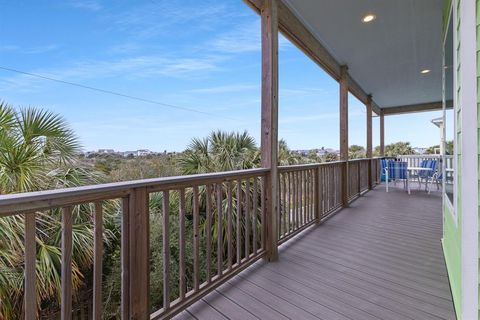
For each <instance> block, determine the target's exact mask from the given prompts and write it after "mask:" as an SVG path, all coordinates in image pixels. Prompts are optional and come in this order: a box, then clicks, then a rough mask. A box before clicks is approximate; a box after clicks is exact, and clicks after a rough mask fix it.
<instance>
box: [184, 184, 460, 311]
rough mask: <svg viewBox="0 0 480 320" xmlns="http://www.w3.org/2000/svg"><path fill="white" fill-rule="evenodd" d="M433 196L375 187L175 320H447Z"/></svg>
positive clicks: (437, 199) (438, 208)
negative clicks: (273, 258) (271, 259)
mask: <svg viewBox="0 0 480 320" xmlns="http://www.w3.org/2000/svg"><path fill="white" fill-rule="evenodd" d="M441 237H442V205H441V196H440V193H439V192H432V194H430V195H428V194H427V193H425V192H424V191H419V190H412V194H411V195H408V194H407V193H406V192H405V191H404V190H402V189H400V188H391V189H390V192H389V193H386V192H385V189H384V187H383V186H378V187H377V188H375V189H374V190H372V191H371V192H368V193H366V194H365V195H363V196H362V197H360V198H359V199H357V200H356V201H355V202H353V203H352V204H351V206H350V208H347V209H343V210H341V211H340V212H339V213H338V214H336V215H335V216H333V217H332V218H330V219H328V220H327V221H326V222H324V223H323V224H322V225H320V226H317V227H313V228H310V229H308V230H307V231H305V232H304V233H303V234H301V235H299V236H298V237H296V238H294V239H292V240H290V241H288V242H287V243H285V244H283V245H282V246H281V247H280V250H279V261H277V262H271V263H266V262H263V261H260V262H257V263H256V264H255V265H253V266H252V267H250V268H248V269H246V270H245V271H243V272H242V273H241V274H239V275H238V276H236V277H235V278H233V279H231V280H229V281H228V282H227V283H226V284H224V285H222V286H220V287H219V288H218V289H217V290H215V291H214V292H212V293H210V294H209V295H207V296H206V297H204V298H203V299H202V300H200V301H199V302H196V303H194V304H193V305H192V306H190V307H189V308H188V309H187V311H185V312H183V313H182V314H181V315H179V316H178V317H177V318H178V319H188V318H190V317H195V318H196V319H312V320H317V319H327V320H330V319H338V320H348V319H355V320H356V319H392V320H395V319H398V320H400V319H431V320H434V319H455V313H454V309H453V303H452V296H451V292H450V287H449V283H448V277H447V270H446V267H445V261H444V257H443V252H442V246H441Z"/></svg>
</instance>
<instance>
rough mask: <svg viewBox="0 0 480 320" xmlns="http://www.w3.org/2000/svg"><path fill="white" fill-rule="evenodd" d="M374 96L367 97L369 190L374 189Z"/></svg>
mask: <svg viewBox="0 0 480 320" xmlns="http://www.w3.org/2000/svg"><path fill="white" fill-rule="evenodd" d="M372 103H373V102H372V96H371V95H369V96H368V97H367V105H366V106H367V158H368V159H370V160H368V189H372V188H373V181H372V160H371V159H372V154H373V152H372Z"/></svg>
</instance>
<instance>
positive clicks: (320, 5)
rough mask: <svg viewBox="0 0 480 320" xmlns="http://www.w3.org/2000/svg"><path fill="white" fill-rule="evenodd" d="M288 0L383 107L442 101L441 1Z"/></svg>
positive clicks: (332, 52)
mask: <svg viewBox="0 0 480 320" xmlns="http://www.w3.org/2000/svg"><path fill="white" fill-rule="evenodd" d="M284 2H285V4H286V5H287V6H288V7H289V8H290V9H291V10H292V12H293V13H294V14H295V15H296V16H297V18H299V19H300V20H301V21H302V22H303V23H304V24H305V26H306V27H307V28H308V30H309V31H310V32H311V33H312V34H313V35H314V36H315V37H316V38H317V40H318V41H319V42H321V43H322V44H323V45H324V47H325V48H327V50H328V51H329V52H330V53H331V54H332V55H333V56H334V57H335V59H336V60H337V61H338V62H339V63H340V64H346V65H348V68H349V73H350V75H351V77H352V78H353V79H355V80H356V81H357V82H358V83H359V84H360V86H361V87H362V88H363V89H364V90H365V91H366V92H367V93H369V94H372V95H373V99H374V100H375V102H376V103H377V104H378V105H379V106H380V107H381V108H387V107H394V106H403V105H413V104H421V103H429V102H434V101H441V100H442V0H284ZM367 14H374V15H376V19H375V20H374V21H373V22H371V23H363V22H362V18H363V17H364V16H365V15H367ZM424 69H429V70H431V72H430V73H427V74H422V73H421V72H420V71H421V70H424Z"/></svg>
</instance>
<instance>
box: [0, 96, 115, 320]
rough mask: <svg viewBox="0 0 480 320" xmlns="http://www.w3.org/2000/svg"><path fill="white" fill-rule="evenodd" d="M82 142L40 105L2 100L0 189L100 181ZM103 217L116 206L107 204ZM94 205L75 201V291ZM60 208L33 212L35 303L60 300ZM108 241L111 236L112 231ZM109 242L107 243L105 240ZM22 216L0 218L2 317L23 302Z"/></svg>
mask: <svg viewBox="0 0 480 320" xmlns="http://www.w3.org/2000/svg"><path fill="white" fill-rule="evenodd" d="M79 151H80V144H79V142H78V139H77V137H76V136H75V134H74V133H73V131H72V130H71V129H70V128H69V127H68V125H67V123H66V122H65V120H64V119H63V118H61V117H60V116H58V115H56V114H54V113H51V112H48V111H45V110H42V109H38V108H31V107H29V108H22V109H19V110H15V109H14V108H12V107H11V106H9V105H7V104H6V103H4V102H0V194H7V193H15V192H28V191H36V190H43V189H54V188H61V187H72V186H78V185H84V184H93V183H98V182H99V181H100V179H101V176H99V175H98V174H96V173H94V171H93V170H92V169H91V168H88V167H86V166H85V165H83V164H81V163H78V160H76V159H77V158H76V155H77V154H78V153H79ZM108 206H109V207H110V210H107V214H106V219H109V217H111V215H110V214H109V213H108V212H114V211H115V209H114V208H115V204H108ZM91 212H92V209H91V208H90V206H89V205H83V206H77V207H75V210H74V226H73V266H72V269H73V285H74V290H79V289H80V288H81V287H82V285H83V284H84V280H85V279H84V277H85V276H84V274H85V272H86V271H87V270H89V268H90V266H91V262H92V254H93V230H92V224H91V215H90V214H91ZM60 216H61V213H60V212H59V210H58V209H55V210H48V211H45V212H37V213H36V222H37V235H36V243H37V292H38V299H37V307H38V308H39V309H40V308H42V306H48V307H47V308H49V309H50V308H52V306H53V308H55V307H56V306H58V305H59V304H58V303H59V301H58V299H59V296H60V295H59V292H60V261H61V250H60V246H61V236H60V235H61V224H60V220H61V219H60ZM105 237H106V240H107V241H114V240H115V235H114V233H113V232H112V231H111V230H107V231H106V233H105ZM107 245H108V243H107ZM24 251H25V248H24V217H23V216H19V215H15V216H10V217H6V218H0V301H1V303H0V319H16V318H19V317H20V316H21V314H22V307H23V281H24V272H23V268H24V266H23V263H24Z"/></svg>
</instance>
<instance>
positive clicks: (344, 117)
mask: <svg viewBox="0 0 480 320" xmlns="http://www.w3.org/2000/svg"><path fill="white" fill-rule="evenodd" d="M347 70H348V68H347V66H342V68H341V77H340V160H341V161H346V162H345V163H344V164H343V167H342V206H343V207H344V208H345V207H348V180H349V179H348V73H347Z"/></svg>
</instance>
